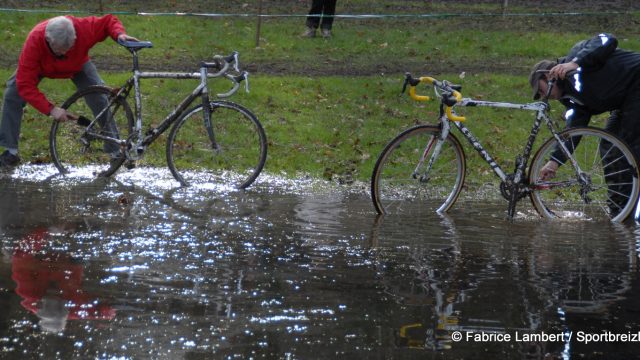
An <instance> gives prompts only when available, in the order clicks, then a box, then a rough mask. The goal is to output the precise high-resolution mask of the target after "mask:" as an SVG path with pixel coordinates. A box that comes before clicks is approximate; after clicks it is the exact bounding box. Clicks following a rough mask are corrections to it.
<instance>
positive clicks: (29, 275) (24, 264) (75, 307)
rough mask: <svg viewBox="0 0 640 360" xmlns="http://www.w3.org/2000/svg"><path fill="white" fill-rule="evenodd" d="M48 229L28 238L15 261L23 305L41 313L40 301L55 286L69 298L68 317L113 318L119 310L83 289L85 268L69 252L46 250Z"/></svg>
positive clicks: (14, 271)
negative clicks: (44, 248)
mask: <svg viewBox="0 0 640 360" xmlns="http://www.w3.org/2000/svg"><path fill="white" fill-rule="evenodd" d="M48 235H49V234H48V232H47V229H44V228H39V229H36V230H35V231H34V232H33V233H31V234H30V235H28V236H27V237H25V238H24V239H23V240H22V241H21V242H20V243H19V244H18V247H17V248H16V250H15V252H14V254H13V258H12V260H11V263H12V266H11V270H12V276H11V278H12V279H13V280H14V281H15V282H16V293H17V294H18V295H20V297H22V299H23V300H22V301H21V302H20V305H22V306H23V307H24V308H25V309H27V310H29V311H31V312H33V313H34V314H35V313H37V312H38V306H39V305H38V302H39V301H40V299H42V298H43V297H44V296H45V295H46V294H47V290H48V289H50V288H52V289H54V290H56V293H59V294H58V296H59V297H60V298H62V299H63V300H65V303H66V308H67V310H68V311H69V314H68V316H67V319H69V320H73V319H87V320H89V319H93V320H111V319H113V318H114V317H115V316H116V310H115V309H113V308H112V307H111V306H110V305H108V304H106V303H104V302H102V301H100V299H98V298H97V297H96V296H95V295H92V294H89V293H87V292H85V291H84V290H83V289H82V279H83V277H84V276H83V275H84V267H83V265H82V264H80V263H77V262H75V261H73V259H72V258H71V257H70V256H69V255H68V254H65V253H55V252H46V253H44V254H43V253H42V249H43V245H45V244H46V239H47V237H48Z"/></svg>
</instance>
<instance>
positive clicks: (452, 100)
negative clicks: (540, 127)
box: [402, 73, 549, 121]
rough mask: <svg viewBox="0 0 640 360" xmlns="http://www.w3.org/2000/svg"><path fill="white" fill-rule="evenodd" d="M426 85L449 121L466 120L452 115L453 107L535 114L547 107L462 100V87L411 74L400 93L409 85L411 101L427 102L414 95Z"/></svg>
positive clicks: (532, 104) (427, 97) (545, 103)
mask: <svg viewBox="0 0 640 360" xmlns="http://www.w3.org/2000/svg"><path fill="white" fill-rule="evenodd" d="M422 83H427V84H430V85H432V86H433V88H434V91H435V93H436V96H437V97H438V98H440V101H441V102H442V103H443V104H444V105H445V108H446V109H445V112H446V116H447V118H448V119H449V120H451V121H465V120H466V118H465V117H464V116H460V115H456V114H454V113H453V107H454V106H465V107H472V106H484V107H494V108H507V109H518V110H529V111H535V112H539V113H540V112H542V113H544V112H545V111H546V110H547V109H548V107H549V105H548V103H547V102H544V101H538V102H532V103H522V104H516V103H508V102H495V101H482V100H474V99H470V98H463V97H462V94H461V93H460V91H462V86H460V85H454V84H452V83H450V82H448V81H446V80H443V81H438V80H436V79H434V78H432V77H428V76H423V77H419V78H414V77H413V76H411V74H409V73H407V74H406V76H405V82H404V85H403V89H402V91H403V92H404V91H405V88H406V86H407V85H409V86H410V87H409V95H410V96H411V98H412V99H414V100H416V101H429V100H431V97H429V96H427V95H418V94H417V93H416V87H417V86H418V85H419V84H422Z"/></svg>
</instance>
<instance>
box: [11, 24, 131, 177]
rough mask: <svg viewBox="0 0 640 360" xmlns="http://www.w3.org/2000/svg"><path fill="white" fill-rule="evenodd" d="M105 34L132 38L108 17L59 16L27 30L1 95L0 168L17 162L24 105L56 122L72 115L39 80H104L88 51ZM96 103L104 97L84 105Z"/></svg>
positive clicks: (85, 82)
mask: <svg viewBox="0 0 640 360" xmlns="http://www.w3.org/2000/svg"><path fill="white" fill-rule="evenodd" d="M107 37H111V38H112V39H113V40H116V41H118V40H121V41H125V40H134V41H135V40H136V39H135V38H133V37H131V36H128V35H127V34H126V33H125V30H124V27H123V26H122V23H121V22H120V20H118V18H117V17H115V16H113V15H105V16H102V17H95V16H90V17H85V18H77V17H73V16H58V17H55V18H52V19H49V20H45V21H43V22H41V23H39V24H38V25H36V26H35V27H34V28H33V30H31V32H30V33H29V35H28V36H27V40H26V41H25V43H24V46H23V48H22V52H21V53H20V58H19V60H18V69H17V70H16V72H15V74H14V75H12V76H11V78H9V81H7V88H6V90H5V93H4V99H3V104H2V122H1V123H0V146H2V147H4V148H5V151H4V152H3V153H2V154H0V168H6V167H12V166H15V165H17V164H18V163H19V162H20V158H19V157H18V137H19V135H20V123H21V121H22V115H23V108H24V106H25V105H26V104H27V103H29V104H30V105H31V106H33V107H34V108H35V109H36V110H38V111H39V112H41V113H42V114H45V115H50V116H51V117H53V118H54V119H55V120H57V121H67V120H71V119H72V117H73V115H71V114H68V113H67V112H66V110H64V109H62V108H60V107H59V106H56V105H55V104H54V103H53V102H51V101H50V100H49V99H47V97H46V96H45V95H44V94H43V93H42V92H41V91H40V90H39V89H38V83H39V82H40V80H41V79H42V78H44V77H46V78H52V79H71V80H72V81H73V82H74V84H75V85H76V87H77V88H78V89H84V88H86V87H88V86H91V85H97V84H102V83H103V81H102V79H100V76H99V75H98V72H97V70H96V67H95V66H94V65H93V63H92V62H91V59H90V58H89V50H91V48H92V47H93V46H94V45H96V44H97V43H99V42H101V41H104V40H105V39H106V38H107ZM101 101H104V99H95V100H94V103H93V104H89V106H90V107H91V108H92V109H93V108H94V107H95V108H96V109H99V107H98V106H100V104H101Z"/></svg>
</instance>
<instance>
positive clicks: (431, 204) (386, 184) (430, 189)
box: [371, 125, 466, 215]
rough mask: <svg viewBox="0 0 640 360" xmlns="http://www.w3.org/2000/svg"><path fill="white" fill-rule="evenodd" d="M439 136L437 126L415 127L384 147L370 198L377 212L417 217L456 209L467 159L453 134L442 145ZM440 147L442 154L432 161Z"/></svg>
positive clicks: (375, 170)
mask: <svg viewBox="0 0 640 360" xmlns="http://www.w3.org/2000/svg"><path fill="white" fill-rule="evenodd" d="M440 135H441V131H440V128H439V127H437V126H430V125H421V126H416V127H413V128H411V129H408V130H406V131H404V132H402V133H401V134H400V135H398V136H397V137H396V138H395V139H393V140H392V141H391V142H390V143H389V144H388V145H387V146H386V147H385V149H384V150H383V151H382V153H381V154H380V156H379V157H378V160H377V162H376V165H375V167H374V169H373V175H372V177H371V198H372V200H373V205H374V206H375V208H376V211H377V212H378V213H380V214H402V213H406V214H411V215H416V214H420V213H424V212H446V211H447V210H449V209H450V208H451V206H453V204H454V203H455V202H456V200H457V199H458V195H459V194H460V190H462V185H463V184H464V178H465V172H466V160H465V155H464V151H463V149H462V146H461V145H460V142H459V141H458V140H457V139H456V138H455V137H454V136H453V135H452V134H449V135H448V136H447V138H446V139H445V140H444V141H443V142H440V141H438V139H439V138H440ZM438 144H441V148H440V153H439V155H438V156H437V157H435V158H433V153H434V151H435V150H436V149H437V148H438ZM432 158H433V159H432ZM431 160H433V161H432V164H431V168H429V162H430V161H431Z"/></svg>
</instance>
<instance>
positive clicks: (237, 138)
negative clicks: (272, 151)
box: [166, 101, 267, 189]
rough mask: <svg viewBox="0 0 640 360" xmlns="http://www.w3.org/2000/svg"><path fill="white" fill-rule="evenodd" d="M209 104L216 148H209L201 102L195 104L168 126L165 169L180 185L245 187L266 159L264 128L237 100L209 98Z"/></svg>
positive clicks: (255, 176) (252, 180) (210, 144)
mask: <svg viewBox="0 0 640 360" xmlns="http://www.w3.org/2000/svg"><path fill="white" fill-rule="evenodd" d="M209 106H210V107H211V123H212V124H213V132H214V134H215V140H216V144H217V146H218V148H217V149H212V143H211V140H210V139H209V136H208V131H207V130H206V127H205V126H204V123H203V121H204V120H203V119H204V116H202V105H197V106H195V107H194V108H192V109H190V110H188V111H187V112H186V113H185V114H184V115H182V116H181V117H180V119H179V120H178V121H177V122H176V123H175V125H174V126H173V127H172V129H171V132H170V134H169V139H168V140H167V151H166V153H167V163H168V165H169V169H170V170H171V173H172V174H173V176H174V178H175V179H176V180H178V182H180V184H182V185H183V186H188V185H194V184H225V185H231V186H233V187H234V188H237V189H245V188H247V187H249V186H250V185H251V184H252V183H253V182H254V181H255V180H256V178H257V177H258V175H260V172H261V171H262V168H263V167H264V164H265V162H266V160H267V136H266V135H265V132H264V129H263V127H262V125H261V124H260V121H258V118H257V117H256V116H255V115H254V114H253V113H252V112H251V111H250V110H249V109H247V108H245V107H243V106H241V105H239V104H236V103H233V102H230V101H212V102H211V103H210V104H209ZM198 115H200V118H199V119H198ZM194 117H195V118H194ZM192 118H194V119H192Z"/></svg>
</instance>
